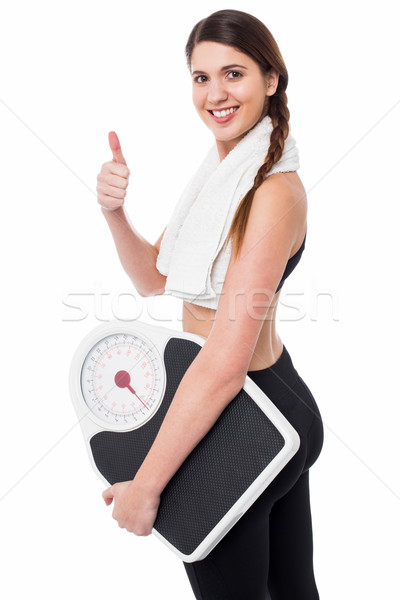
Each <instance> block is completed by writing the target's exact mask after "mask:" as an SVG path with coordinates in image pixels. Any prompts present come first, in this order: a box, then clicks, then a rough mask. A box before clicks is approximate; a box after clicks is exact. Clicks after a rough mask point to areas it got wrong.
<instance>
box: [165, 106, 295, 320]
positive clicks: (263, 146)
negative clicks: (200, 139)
mask: <svg viewBox="0 0 400 600" xmlns="http://www.w3.org/2000/svg"><path fill="white" fill-rule="evenodd" d="M272 128H273V127H272V121H271V118H270V117H269V116H268V115H267V116H266V117H264V119H263V120H262V121H260V122H259V123H258V124H257V125H256V126H255V127H253V129H251V130H250V131H249V132H248V133H247V134H246V135H245V136H244V137H243V138H242V139H241V140H240V141H239V142H238V143H237V144H236V146H235V147H234V148H233V149H232V150H231V151H230V152H229V154H228V155H227V156H226V157H225V158H224V160H222V161H221V162H220V159H219V155H218V150H217V145H216V143H214V144H213V146H212V147H211V148H210V150H209V151H208V153H207V154H206V156H205V158H204V160H203V162H202V163H201V165H200V167H199V168H198V170H197V171H196V172H195V174H194V175H193V177H192V178H191V179H190V180H189V183H188V184H187V186H186V188H185V189H184V191H183V193H182V195H181V197H180V199H179V200H178V203H177V205H176V207H175V209H174V211H173V213H172V216H171V218H170V220H169V222H168V226H167V229H166V231H165V233H164V237H163V239H162V242H161V246H160V252H159V255H158V257H157V263H156V266H157V269H158V270H159V271H160V273H162V274H163V275H166V276H167V279H166V285H165V293H166V294H169V295H172V296H177V297H178V298H182V299H183V300H187V301H189V302H193V303H194V304H199V305H201V306H207V307H209V308H215V309H216V308H217V305H218V300H219V295H220V293H221V289H222V285H223V282H224V279H225V274H226V271H227V268H228V265H229V260H230V256H231V241H230V242H229V244H227V248H226V249H225V250H224V251H223V252H221V248H222V246H223V244H224V242H225V240H226V237H227V234H228V231H229V228H230V226H231V224H232V220H233V217H234V214H235V212H236V209H237V207H238V205H239V204H240V201H241V200H242V198H243V197H244V196H245V195H246V193H247V192H248V191H249V190H250V189H251V187H252V186H253V182H254V178H255V176H256V174H257V171H258V169H259V167H260V166H261V165H262V164H263V162H264V161H265V157H266V156H267V153H268V148H269V144H270V135H271V132H272ZM299 167H300V162H299V152H298V149H297V146H296V140H295V139H294V138H293V136H292V135H291V133H290V124H289V135H288V137H287V138H286V140H285V146H284V151H283V154H282V157H281V159H280V160H279V161H278V162H277V163H276V164H275V165H274V166H273V167H272V169H271V171H270V172H269V173H268V176H269V175H272V174H273V173H281V172H288V171H297V169H299Z"/></svg>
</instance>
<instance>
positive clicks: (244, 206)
mask: <svg viewBox="0 0 400 600" xmlns="http://www.w3.org/2000/svg"><path fill="white" fill-rule="evenodd" d="M278 90H279V86H278ZM278 90H277V91H276V92H275V94H274V95H273V96H271V97H270V104H269V110H268V112H267V114H269V116H270V117H271V120H272V126H273V129H272V131H271V136H270V145H269V148H268V154H267V156H266V157H265V161H264V163H263V164H262V165H261V167H260V168H259V169H258V171H257V175H256V176H255V177H254V183H253V187H252V188H251V189H250V190H249V191H248V192H247V194H246V195H245V196H244V197H243V199H242V200H241V201H240V204H239V206H238V207H237V209H236V212H235V215H234V217H233V219H232V224H231V226H230V229H229V231H228V235H227V238H226V240H225V243H224V248H226V246H227V245H228V243H229V241H230V240H232V256H233V257H234V258H237V256H238V254H239V252H240V248H241V246H242V243H243V238H244V233H245V231H246V226H247V221H248V219H249V215H250V209H251V205H252V204H253V198H254V194H255V192H256V190H257V189H258V188H259V187H260V185H261V184H262V182H263V181H264V180H265V179H266V178H267V175H268V173H269V171H270V170H271V169H272V167H273V166H274V165H275V164H276V163H277V162H278V161H279V160H280V159H281V157H282V154H283V149H284V144H285V140H286V138H287V136H288V135H289V117H290V112H289V109H288V106H287V96H286V92H285V91H281V92H280V93H278ZM264 116H265V115H264V114H263V116H262V118H264Z"/></svg>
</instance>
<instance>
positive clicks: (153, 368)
mask: <svg viewBox="0 0 400 600" xmlns="http://www.w3.org/2000/svg"><path fill="white" fill-rule="evenodd" d="M163 388H164V369H163V366H162V361H161V358H160V355H159V353H158V351H157V349H156V348H155V347H154V345H153V344H150V343H149V342H147V341H145V340H144V339H143V338H141V337H138V336H136V335H133V334H128V333H115V334H112V335H108V336H107V337H104V338H102V339H101V340H100V341H98V342H97V343H96V344H95V345H94V346H93V347H92V348H91V349H90V350H89V352H88V354H87V355H86V358H85V360H84V362H83V365H82V371H81V390H82V395H83V398H84V400H85V403H86V405H87V406H88V408H89V409H90V414H89V416H90V418H92V419H94V420H96V421H100V422H101V424H102V426H103V427H104V424H105V423H107V424H108V425H109V427H110V428H111V429H113V430H127V429H136V428H137V427H140V426H141V425H143V424H144V423H145V422H146V421H148V420H149V419H150V418H151V417H152V416H153V415H154V414H155V412H156V411H157V409H158V408H159V406H160V404H161V400H162V396H163Z"/></svg>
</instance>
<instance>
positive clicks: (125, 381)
mask: <svg viewBox="0 0 400 600" xmlns="http://www.w3.org/2000/svg"><path fill="white" fill-rule="evenodd" d="M114 381H115V384H116V385H117V386H118V387H120V388H124V387H126V388H128V390H129V391H130V392H132V394H135V396H136V398H137V399H138V400H140V402H141V403H142V404H143V406H144V407H145V408H147V410H149V409H148V407H147V406H146V405H145V403H144V402H143V401H142V400H141V399H140V398H139V396H138V395H137V393H136V392H135V390H134V389H133V388H132V387H131V386H130V385H129V384H130V382H131V376H130V375H129V373H128V371H118V373H116V375H115V377H114Z"/></svg>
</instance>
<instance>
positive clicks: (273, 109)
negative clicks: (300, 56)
mask: <svg viewBox="0 0 400 600" xmlns="http://www.w3.org/2000/svg"><path fill="white" fill-rule="evenodd" d="M203 41H212V42H219V43H221V44H226V45H228V46H232V47H234V48H235V49H237V50H238V51H239V52H243V53H244V54H247V55H248V56H249V57H250V58H252V59H253V60H254V61H255V62H256V63H257V64H258V66H259V68H260V71H261V73H262V74H263V75H267V74H268V72H269V71H270V70H271V69H274V70H275V71H276V72H277V73H278V74H279V82H278V87H277V89H276V92H275V94H274V95H273V96H269V97H266V99H265V105H264V110H263V113H262V115H261V117H260V119H259V121H258V122H260V121H261V120H262V119H263V118H264V117H265V116H267V115H269V116H270V117H271V121H272V126H273V129H272V131H271V135H270V145H269V148H268V154H267V156H266V157H265V161H264V163H263V164H262V165H261V166H260V168H259V169H258V172H257V174H256V176H255V178H254V183H253V187H252V188H251V189H250V190H249V191H248V192H247V193H246V195H245V196H244V197H243V198H242V200H241V202H240V204H239V206H238V207H237V209H236V212H235V215H234V217H233V220H232V224H231V226H230V229H229V232H228V235H227V239H226V240H225V244H224V247H226V245H227V244H228V243H229V241H230V240H232V255H233V256H234V258H236V257H237V256H238V254H239V251H240V248H241V245H242V243H243V238H244V233H245V230H246V225H247V221H248V218H249V214H250V209H251V205H252V202H253V198H254V194H255V192H256V190H257V189H258V188H259V187H260V185H261V184H262V182H263V181H264V180H265V179H266V177H267V175H268V173H269V171H270V170H271V169H272V167H273V166H274V165H275V164H276V163H277V162H278V161H279V160H280V159H281V157H282V154H283V150H284V145H285V140H286V138H287V136H288V135H289V118H290V112H289V108H288V105H287V95H286V88H287V85H288V81H289V76H288V72H287V69H286V65H285V62H284V60H283V58H282V55H281V52H280V50H279V47H278V44H277V43H276V41H275V39H274V37H273V35H272V34H271V32H270V31H269V29H268V28H267V27H266V25H265V24H264V23H263V22H262V21H260V20H259V19H257V18H256V17H254V16H253V15H250V14H248V13H246V12H243V11H240V10H230V9H226V10H219V11H217V12H214V13H212V14H211V15H209V16H208V17H206V18H205V19H202V20H201V21H199V22H198V23H197V24H196V25H195V26H194V27H193V29H192V31H191V33H190V35H189V38H188V41H187V43H186V48H185V53H186V60H187V66H188V68H189V70H190V63H191V56H192V52H193V50H194V47H195V45H196V44H198V43H199V42H203Z"/></svg>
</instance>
